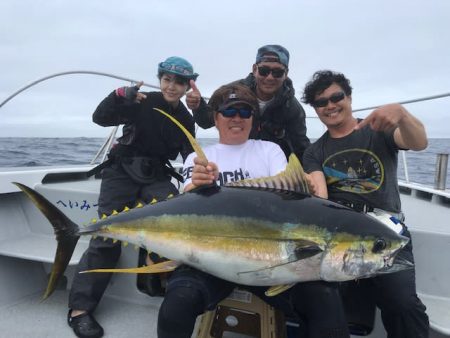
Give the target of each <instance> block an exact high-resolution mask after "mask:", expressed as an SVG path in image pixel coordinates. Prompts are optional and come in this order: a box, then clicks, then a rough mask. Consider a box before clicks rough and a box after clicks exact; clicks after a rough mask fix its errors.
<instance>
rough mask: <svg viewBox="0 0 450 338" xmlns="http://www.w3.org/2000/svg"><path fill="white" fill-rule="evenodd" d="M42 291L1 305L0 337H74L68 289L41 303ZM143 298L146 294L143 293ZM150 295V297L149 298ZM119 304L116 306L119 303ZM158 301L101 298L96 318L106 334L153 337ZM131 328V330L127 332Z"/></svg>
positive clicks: (110, 335) (114, 337) (117, 337)
mask: <svg viewBox="0 0 450 338" xmlns="http://www.w3.org/2000/svg"><path fill="white" fill-rule="evenodd" d="M41 297H42V293H39V294H34V295H32V296H29V297H27V298H25V299H21V301H20V302H18V303H16V304H12V305H7V306H4V307H1V308H0V312H1V313H2V315H1V316H0V332H1V333H0V336H2V337H16V338H29V337H40V338H44V337H46V338H61V337H71V336H75V335H73V334H72V330H71V329H70V328H69V327H68V325H67V321H66V316H67V311H68V309H67V299H68V291H65V290H57V291H56V292H55V293H54V294H53V295H52V296H51V297H50V298H48V299H47V300H45V301H44V302H41ZM143 297H145V295H143ZM148 298H150V297H148ZM117 303H119V304H120V306H118V304H117ZM158 305H159V303H157V304H150V303H149V304H147V305H142V304H135V303H126V302H123V301H118V300H116V299H114V298H113V297H108V296H106V297H104V298H103V299H102V301H101V303H100V305H99V307H98V309H97V311H96V318H97V319H98V321H99V322H100V323H101V324H102V326H103V328H104V330H105V337H110V338H119V337H120V338H123V337H156V321H157V318H158ZM130 328H132V329H133V332H130V331H129V330H130Z"/></svg>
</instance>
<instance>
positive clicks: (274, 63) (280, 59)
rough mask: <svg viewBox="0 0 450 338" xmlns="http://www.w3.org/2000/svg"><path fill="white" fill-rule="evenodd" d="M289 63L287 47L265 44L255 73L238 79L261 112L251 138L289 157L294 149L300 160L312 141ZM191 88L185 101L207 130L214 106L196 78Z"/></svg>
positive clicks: (256, 116) (259, 51)
mask: <svg viewBox="0 0 450 338" xmlns="http://www.w3.org/2000/svg"><path fill="white" fill-rule="evenodd" d="M288 66H289V52H288V51H287V49H286V48H284V47H282V46H280V45H266V46H263V47H261V48H259V49H258V53H257V54H256V61H255V64H254V65H253V69H252V72H251V73H250V74H249V75H248V76H247V78H245V79H241V80H238V81H237V82H239V83H241V84H243V85H245V86H247V87H249V88H250V89H251V90H252V91H253V92H254V93H255V94H256V96H257V99H258V105H259V113H258V115H255V117H254V121H253V126H252V130H251V133H250V138H251V139H260V140H266V141H272V142H274V143H277V144H278V145H279V146H280V147H281V149H282V150H283V151H284V153H285V155H286V157H289V155H290V154H291V153H292V152H294V153H295V154H296V155H297V157H298V158H299V159H301V158H302V156H303V152H304V151H305V149H306V148H307V147H308V146H309V144H310V141H309V139H308V137H307V136H306V123H305V111H304V110H303V108H302V106H301V105H300V103H299V102H298V100H297V99H296V98H295V91H294V88H293V86H292V81H291V79H290V78H289V77H288V71H289V68H288ZM191 87H192V91H190V92H189V93H187V95H186V104H187V106H188V108H190V109H191V110H192V112H193V115H194V120H195V122H196V123H197V124H198V125H199V126H200V127H202V128H205V129H206V128H210V127H212V126H214V114H213V111H212V109H211V107H210V106H209V105H207V104H206V102H205V101H204V100H203V99H202V98H201V94H200V91H199V90H198V88H197V87H196V85H195V83H194V81H191Z"/></svg>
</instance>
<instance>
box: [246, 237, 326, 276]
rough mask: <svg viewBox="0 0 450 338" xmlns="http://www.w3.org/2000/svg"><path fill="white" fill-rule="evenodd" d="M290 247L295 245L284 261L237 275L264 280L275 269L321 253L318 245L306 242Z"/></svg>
mask: <svg viewBox="0 0 450 338" xmlns="http://www.w3.org/2000/svg"><path fill="white" fill-rule="evenodd" d="M292 245H295V248H294V250H293V252H292V253H291V254H290V255H289V258H288V259H286V260H285V261H283V262H280V263H279V264H275V265H271V266H267V267H265V268H262V269H258V270H252V271H242V272H238V274H239V275H240V274H253V275H254V277H255V278H258V279H265V278H268V277H269V276H271V275H272V273H273V270H274V269H275V268H277V267H280V266H283V265H287V264H291V263H293V262H297V261H299V260H302V259H306V258H310V257H313V256H315V255H317V254H319V253H321V252H322V251H323V249H322V248H321V247H320V246H319V245H318V244H316V243H314V242H311V241H307V240H301V241H295V242H294V243H293V244H292Z"/></svg>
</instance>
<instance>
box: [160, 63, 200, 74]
mask: <svg viewBox="0 0 450 338" xmlns="http://www.w3.org/2000/svg"><path fill="white" fill-rule="evenodd" d="M159 66H160V67H161V68H162V69H165V70H169V71H176V72H178V73H180V74H183V75H192V70H189V69H187V68H184V67H182V66H179V65H174V64H171V63H168V62H161V63H160V64H159Z"/></svg>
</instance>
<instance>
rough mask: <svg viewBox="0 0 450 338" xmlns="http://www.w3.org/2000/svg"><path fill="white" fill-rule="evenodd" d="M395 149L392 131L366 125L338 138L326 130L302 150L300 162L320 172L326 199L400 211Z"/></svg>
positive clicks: (306, 169)
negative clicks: (302, 156)
mask: <svg viewBox="0 0 450 338" xmlns="http://www.w3.org/2000/svg"><path fill="white" fill-rule="evenodd" d="M398 150H399V149H398V147H397V145H396V144H395V142H394V137H393V133H384V132H375V131H373V130H372V129H371V128H370V127H369V126H366V127H364V128H363V129H361V130H357V131H354V132H352V133H351V134H349V135H347V136H345V137H342V138H331V137H330V136H329V133H328V132H326V133H325V134H324V135H322V137H321V138H320V139H318V140H317V141H316V142H314V143H313V144H312V145H311V146H310V147H309V148H308V149H307V150H306V151H305V155H304V158H303V165H304V168H305V171H306V172H308V173H311V172H313V171H322V172H323V173H324V175H325V178H326V182H327V187H328V198H329V199H330V200H334V201H346V202H350V203H364V204H368V205H370V206H372V207H375V208H380V209H384V210H387V211H391V212H400V211H401V203H400V195H399V190H398V182H397V161H398Z"/></svg>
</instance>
